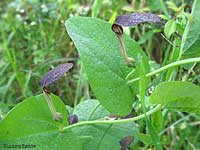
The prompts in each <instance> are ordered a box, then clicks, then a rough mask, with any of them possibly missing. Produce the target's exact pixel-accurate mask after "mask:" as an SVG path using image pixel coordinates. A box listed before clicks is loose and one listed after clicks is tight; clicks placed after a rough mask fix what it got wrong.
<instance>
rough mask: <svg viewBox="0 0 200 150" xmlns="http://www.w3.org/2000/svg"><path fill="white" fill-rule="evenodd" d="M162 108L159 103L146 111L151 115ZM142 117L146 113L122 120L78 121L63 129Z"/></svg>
mask: <svg viewBox="0 0 200 150" xmlns="http://www.w3.org/2000/svg"><path fill="white" fill-rule="evenodd" d="M160 108H161V105H160V104H159V105H157V106H156V107H154V108H153V109H151V110H150V111H148V112H146V115H147V116H149V115H151V114H153V113H154V112H156V111H158V110H159V109H160ZM142 118H145V114H142V115H139V116H136V117H133V118H128V119H121V120H94V121H82V122H78V123H76V124H72V125H70V126H66V127H63V129H62V131H65V130H68V129H71V128H74V127H78V126H83V125H94V124H119V123H128V122H133V121H137V120H140V119H142Z"/></svg>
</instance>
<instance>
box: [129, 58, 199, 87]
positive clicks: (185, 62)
mask: <svg viewBox="0 0 200 150" xmlns="http://www.w3.org/2000/svg"><path fill="white" fill-rule="evenodd" d="M194 62H200V57H196V58H189V59H184V60H179V61H176V62H173V63H170V64H168V65H166V66H163V67H161V68H159V69H157V70H155V71H152V72H150V73H147V74H146V75H145V77H151V76H153V75H156V74H158V73H160V72H162V71H164V70H167V69H169V68H173V67H176V66H180V65H183V64H189V63H194ZM138 80H140V77H137V78H134V79H132V80H129V81H128V82H127V83H128V84H130V83H133V82H135V81H138Z"/></svg>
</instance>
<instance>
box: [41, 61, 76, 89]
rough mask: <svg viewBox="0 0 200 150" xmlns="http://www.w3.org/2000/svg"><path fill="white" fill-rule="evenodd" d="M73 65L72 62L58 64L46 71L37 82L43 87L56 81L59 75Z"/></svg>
mask: <svg viewBox="0 0 200 150" xmlns="http://www.w3.org/2000/svg"><path fill="white" fill-rule="evenodd" d="M72 67H73V64H72V63H65V64H60V65H58V66H57V67H55V68H54V69H52V70H50V71H49V72H47V73H46V74H45V75H44V76H43V77H42V79H40V81H39V84H40V85H41V86H42V87H43V88H45V87H47V86H49V85H51V84H52V83H54V82H55V81H57V80H58V79H59V78H60V77H62V76H64V74H65V73H66V72H68V71H69V70H70V69H71V68H72Z"/></svg>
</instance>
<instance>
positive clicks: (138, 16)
mask: <svg viewBox="0 0 200 150" xmlns="http://www.w3.org/2000/svg"><path fill="white" fill-rule="evenodd" d="M146 22H150V23H158V22H161V18H160V17H159V16H157V15H156V14H152V13H133V14H127V15H121V16H118V17H117V19H116V20H115V24H117V25H119V26H123V27H127V26H135V25H138V24H141V23H146Z"/></svg>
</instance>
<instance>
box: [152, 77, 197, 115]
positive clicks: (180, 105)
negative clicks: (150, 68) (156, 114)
mask: <svg viewBox="0 0 200 150" xmlns="http://www.w3.org/2000/svg"><path fill="white" fill-rule="evenodd" d="M150 101H151V102H152V103H154V104H162V105H164V106H165V107H168V108H175V109H178V110H180V111H184V112H191V113H197V114H200V87H199V86H197V85H194V84H192V83H190V82H179V81H176V82H164V83H161V84H159V85H158V87H157V88H156V90H155V91H154V92H153V94H152V95H151V96H150Z"/></svg>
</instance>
